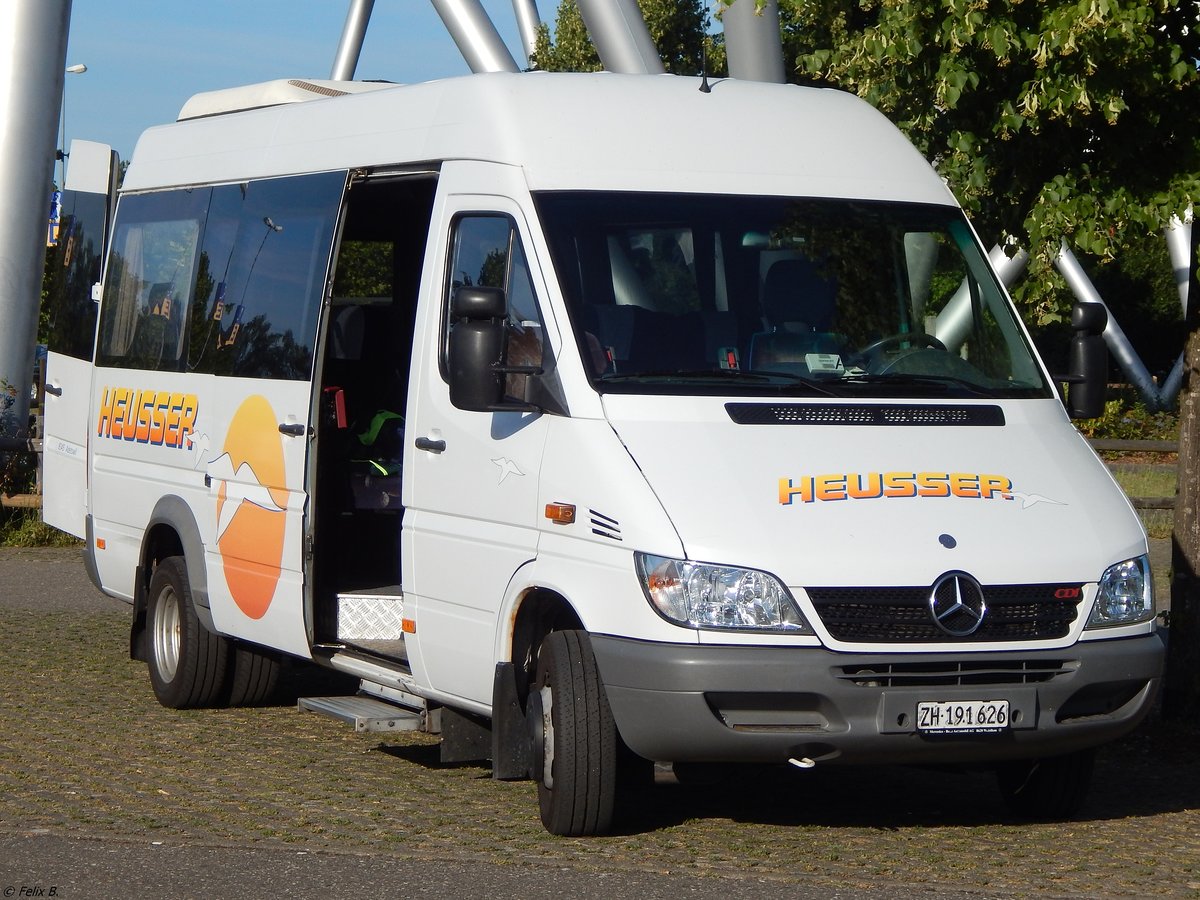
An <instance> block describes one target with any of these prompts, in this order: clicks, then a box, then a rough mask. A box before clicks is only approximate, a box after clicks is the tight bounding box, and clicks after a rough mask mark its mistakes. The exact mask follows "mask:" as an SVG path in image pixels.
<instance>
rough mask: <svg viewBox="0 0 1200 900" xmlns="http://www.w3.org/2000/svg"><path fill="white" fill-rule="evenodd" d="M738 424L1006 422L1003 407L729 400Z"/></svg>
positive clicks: (966, 423) (960, 423)
mask: <svg viewBox="0 0 1200 900" xmlns="http://www.w3.org/2000/svg"><path fill="white" fill-rule="evenodd" d="M725 410H726V412H728V413H729V418H731V419H733V421H734V422H736V423H737V424H738V425H924V426H931V425H957V426H961V425H982V426H993V427H995V426H1002V425H1004V410H1003V409H1001V408H1000V407H999V406H990V405H989V406H937V405H933V404H927V405H917V406H910V405H905V406H898V405H894V404H892V405H889V404H868V403H726V404H725Z"/></svg>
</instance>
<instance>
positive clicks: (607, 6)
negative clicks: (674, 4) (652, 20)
mask: <svg viewBox="0 0 1200 900" xmlns="http://www.w3.org/2000/svg"><path fill="white" fill-rule="evenodd" d="M577 2H578V4H579V12H580V13H581V14H582V15H583V24H584V25H586V26H587V30H588V34H590V35H591V36H592V43H593V44H595V45H596V53H597V54H599V56H600V62H601V63H602V64H603V65H604V68H605V69H607V70H608V71H609V72H618V73H621V74H624V75H661V74H663V72H665V71H666V69H665V68H664V67H663V63H662V57H660V56H659V55H658V48H657V47H655V46H654V41H653V40H651V38H650V29H648V28H647V27H646V20H645V19H644V18H643V17H642V11H641V9H640V8H639V7H638V5H637V0H577Z"/></svg>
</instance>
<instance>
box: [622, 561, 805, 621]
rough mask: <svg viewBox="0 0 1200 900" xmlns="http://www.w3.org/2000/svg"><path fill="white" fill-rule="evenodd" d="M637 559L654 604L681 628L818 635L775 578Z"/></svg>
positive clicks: (725, 568) (733, 569) (750, 571)
mask: <svg viewBox="0 0 1200 900" xmlns="http://www.w3.org/2000/svg"><path fill="white" fill-rule="evenodd" d="M634 559H635V563H636V565H637V571H638V576H639V577H640V578H641V581H642V588H643V589H644V590H645V592H646V597H647V598H649V600H650V604H651V605H652V606H653V607H654V608H655V609H656V610H657V611H658V613H659V615H661V616H662V617H663V618H665V619H668V620H670V621H672V622H674V623H675V624H677V625H686V626H688V627H690V628H722V629H730V628H737V629H757V630H760V631H787V632H790V633H794V634H811V633H812V630H811V629H810V628H809V627H808V623H807V622H805V621H804V617H803V616H802V615H800V610H798V609H797V608H796V603H795V601H794V600H793V599H792V595H791V594H789V593H788V590H787V588H785V587H784V586H783V585H782V584H780V583H779V579H777V578H776V577H775V576H774V575H768V574H767V573H766V572H759V571H756V570H754V569H740V568H737V567H736V566H714V565H709V564H708V563H695V562H688V561H687V560H682V559H666V558H665V557H662V556H651V555H649V554H646V553H635V554H634Z"/></svg>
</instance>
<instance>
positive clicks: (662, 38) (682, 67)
mask: <svg viewBox="0 0 1200 900" xmlns="http://www.w3.org/2000/svg"><path fill="white" fill-rule="evenodd" d="M638 6H639V7H640V8H641V10H642V15H643V17H644V18H645V19H646V25H647V27H648V28H649V30H650V38H651V40H653V41H654V46H655V47H657V48H658V53H659V56H660V57H662V61H663V66H664V67H665V68H666V70H667V71H668V72H674V73H675V74H677V75H697V74H699V72H700V66H701V59H702V57H703V53H704V40H705V31H706V29H707V27H708V11H707V9H706V8H705V4H704V2H703V0H638ZM534 60H535V61H536V63H537V66H538V68H539V69H544V70H545V71H547V72H599V71H600V70H601V69H602V68H604V67H603V66H602V65H601V64H600V57H599V56H598V55H597V54H596V48H595V47H594V46H593V45H592V41H591V39H590V38H589V37H588V33H587V28H586V27H585V26H584V24H583V15H582V14H581V13H580V12H579V6H578V4H577V3H576V2H575V0H562V4H561V5H560V6H559V8H558V14H557V16H556V18H555V20H554V38H553V39H551V37H550V29H549V28H548V27H546V26H545V25H542V27H541V29H540V30H539V32H538V40H537V45H536V47H535V49H534Z"/></svg>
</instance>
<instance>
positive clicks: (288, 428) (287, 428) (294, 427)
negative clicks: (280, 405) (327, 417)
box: [279, 422, 308, 437]
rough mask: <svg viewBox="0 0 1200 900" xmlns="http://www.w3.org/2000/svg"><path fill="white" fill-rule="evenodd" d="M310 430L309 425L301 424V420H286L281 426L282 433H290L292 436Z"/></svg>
mask: <svg viewBox="0 0 1200 900" xmlns="http://www.w3.org/2000/svg"><path fill="white" fill-rule="evenodd" d="M306 431H308V426H307V425H301V424H300V423H299V422H295V423H290V422H285V423H283V424H282V425H280V426H279V433H280V434H290V435H292V437H301V436H303V435H304V433H305V432H306Z"/></svg>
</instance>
